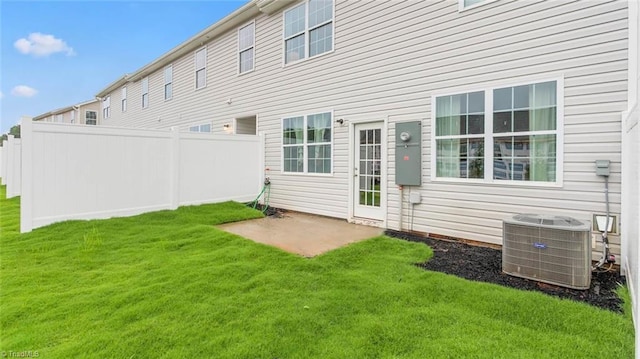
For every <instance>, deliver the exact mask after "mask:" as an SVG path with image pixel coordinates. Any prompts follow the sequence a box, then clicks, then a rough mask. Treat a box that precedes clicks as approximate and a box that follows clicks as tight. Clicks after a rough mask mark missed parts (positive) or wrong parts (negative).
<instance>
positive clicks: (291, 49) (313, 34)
mask: <svg viewBox="0 0 640 359" xmlns="http://www.w3.org/2000/svg"><path fill="white" fill-rule="evenodd" d="M331 50H333V0H308V1H305V2H303V3H302V4H300V5H298V6H296V7H293V8H291V9H289V10H287V11H285V12H284V53H285V58H284V62H285V63H286V64H288V63H290V62H294V61H298V60H301V59H305V58H308V57H313V56H316V55H320V54H323V53H326V52H329V51H331Z"/></svg>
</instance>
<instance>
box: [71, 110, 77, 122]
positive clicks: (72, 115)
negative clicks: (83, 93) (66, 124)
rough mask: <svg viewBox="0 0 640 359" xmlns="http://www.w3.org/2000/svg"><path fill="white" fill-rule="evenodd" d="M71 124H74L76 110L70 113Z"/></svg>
mask: <svg viewBox="0 0 640 359" xmlns="http://www.w3.org/2000/svg"><path fill="white" fill-rule="evenodd" d="M71 123H76V110H72V111H71Z"/></svg>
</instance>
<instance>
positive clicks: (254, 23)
mask: <svg viewBox="0 0 640 359" xmlns="http://www.w3.org/2000/svg"><path fill="white" fill-rule="evenodd" d="M252 24H253V44H252V45H251V46H249V47H247V48H244V49H242V48H240V30H242V29H244V28H245V27H247V26H249V25H252ZM236 47H237V51H236V52H237V53H238V66H236V71H237V73H238V75H244V74H248V73H251V72H253V71H254V70H255V69H256V21H255V20H253V21H249V22H248V23H246V24H244V25H242V26H240V27H238V32H237V39H236ZM251 48H252V49H253V59H252V61H253V62H252V63H251V70H248V71H245V72H240V53H241V52H244V51H247V50H249V49H251Z"/></svg>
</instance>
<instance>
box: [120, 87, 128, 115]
mask: <svg viewBox="0 0 640 359" xmlns="http://www.w3.org/2000/svg"><path fill="white" fill-rule="evenodd" d="M120 106H121V107H120V108H121V110H122V112H126V111H127V87H126V86H125V87H123V88H122V90H120Z"/></svg>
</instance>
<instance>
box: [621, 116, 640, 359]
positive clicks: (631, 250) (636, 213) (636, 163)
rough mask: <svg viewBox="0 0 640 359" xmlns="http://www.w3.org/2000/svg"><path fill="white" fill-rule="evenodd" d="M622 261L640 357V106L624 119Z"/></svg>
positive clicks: (637, 354) (637, 351)
mask: <svg viewBox="0 0 640 359" xmlns="http://www.w3.org/2000/svg"><path fill="white" fill-rule="evenodd" d="M623 126H624V127H623V141H622V143H623V153H622V164H623V168H622V173H623V189H622V191H623V193H625V195H624V196H623V203H622V218H621V220H622V226H623V227H622V236H623V237H622V244H623V251H622V256H623V262H624V263H623V265H624V269H625V272H626V273H625V274H626V277H627V286H628V287H629V292H630V293H631V299H632V301H631V303H632V311H633V318H634V323H635V328H636V357H638V358H640V348H638V347H637V345H640V303H639V301H640V243H639V242H640V220H639V219H640V170H639V169H640V124H639V123H638V107H637V105H636V107H635V108H634V109H633V110H632V111H631V112H630V113H629V115H628V116H627V118H626V119H625V120H624V121H623Z"/></svg>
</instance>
